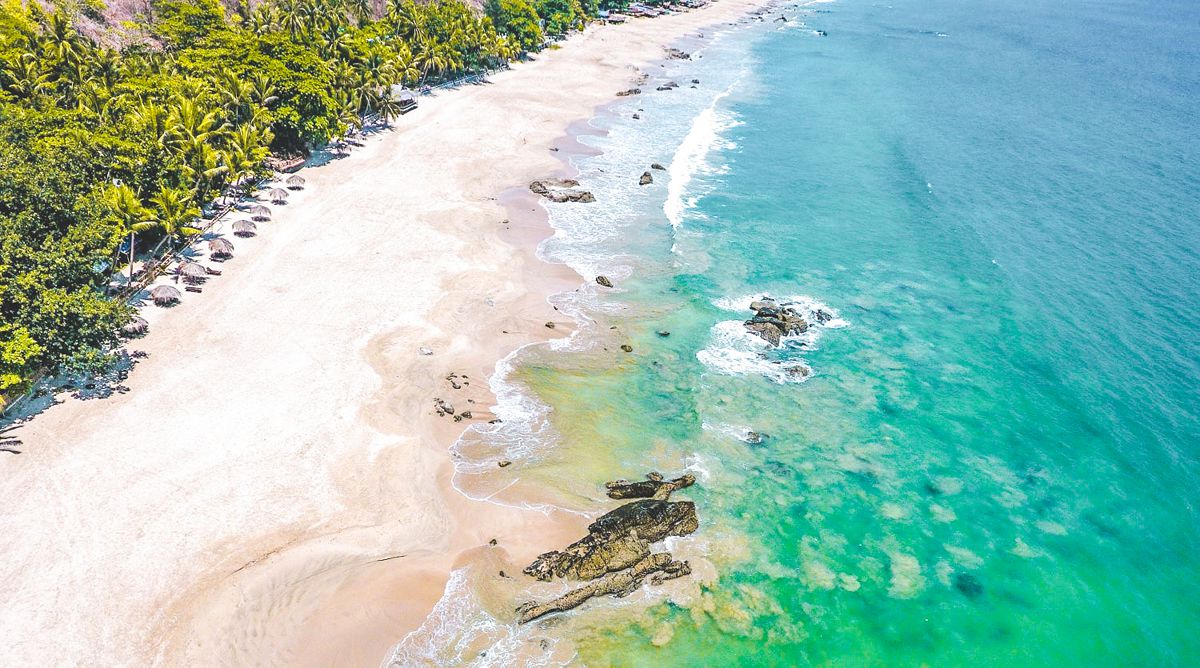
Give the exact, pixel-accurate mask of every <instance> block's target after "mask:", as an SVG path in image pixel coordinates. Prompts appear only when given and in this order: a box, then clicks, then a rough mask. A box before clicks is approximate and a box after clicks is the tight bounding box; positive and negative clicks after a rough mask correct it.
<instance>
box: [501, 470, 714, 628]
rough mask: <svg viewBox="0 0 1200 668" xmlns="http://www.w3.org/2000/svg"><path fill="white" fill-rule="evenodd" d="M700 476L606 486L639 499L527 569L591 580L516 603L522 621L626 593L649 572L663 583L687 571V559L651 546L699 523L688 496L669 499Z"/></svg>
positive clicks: (548, 576) (544, 576)
mask: <svg viewBox="0 0 1200 668" xmlns="http://www.w3.org/2000/svg"><path fill="white" fill-rule="evenodd" d="M695 482H696V479H695V477H694V476H691V475H684V476H681V477H679V478H675V479H674V480H664V479H663V476H662V475H660V474H658V473H651V474H649V475H648V476H647V479H646V480H644V481H638V482H629V481H626V480H617V481H614V482H610V483H608V484H607V485H606V487H607V488H608V496H609V497H610V498H614V499H640V500H638V501H633V502H631V503H626V504H624V505H622V506H618V507H617V508H616V509H614V510H611V511H609V512H607V513H605V514H604V515H601V516H600V517H599V518H597V519H596V521H595V522H592V523H591V524H590V525H588V534H587V535H586V536H584V537H583V538H582V539H580V540H578V541H576V542H574V543H572V544H570V545H568V546H567V547H566V548H564V549H562V550H554V551H551V552H546V553H545V554H542V555H540V556H538V558H537V559H534V561H533V563H531V564H530V565H529V566H527V567H526V568H525V570H524V572H525V574H526V575H529V576H532V577H535V578H537V579H539V580H544V581H550V580H552V579H554V578H556V577H557V578H569V579H573V580H592V582H591V583H589V584H587V585H585V586H583V587H580V588H577V589H573V590H571V591H569V592H567V593H566V594H564V595H563V596H560V597H558V598H556V599H554V600H552V601H549V602H546V603H543V604H539V603H536V602H532V601H531V602H529V603H526V604H524V605H522V606H520V607H519V608H517V614H518V616H519V619H520V621H521V622H522V623H524V622H528V621H531V620H533V619H537V618H538V617H541V616H542V615H546V614H549V613H551V612H559V611H563V610H570V609H571V608H574V607H576V606H578V605H580V604H581V603H583V602H584V601H587V600H588V599H590V598H593V597H596V596H602V595H609V594H611V595H614V596H624V595H626V594H628V593H630V592H632V591H634V590H635V589H637V588H638V587H639V586H640V585H641V584H642V582H643V581H644V580H645V579H646V577H648V576H653V579H652V581H654V582H662V581H665V580H669V579H671V578H676V577H680V576H682V575H687V574H688V573H690V572H691V568H690V567H689V566H688V564H687V562H681V561H676V560H675V559H674V558H672V557H671V555H670V554H668V553H665V552H660V553H652V552H651V549H650V546H651V545H652V544H654V543H657V542H659V541H661V540H663V539H665V538H667V537H668V536H686V535H688V534H690V533H692V532H694V531H696V529H698V528H699V527H700V520H699V518H698V517H697V516H696V506H695V504H693V503H692V502H690V501H670V500H669V499H670V496H671V494H672V493H673V492H675V491H677V490H680V489H684V488H686V487H690V486H692V485H693V484H695Z"/></svg>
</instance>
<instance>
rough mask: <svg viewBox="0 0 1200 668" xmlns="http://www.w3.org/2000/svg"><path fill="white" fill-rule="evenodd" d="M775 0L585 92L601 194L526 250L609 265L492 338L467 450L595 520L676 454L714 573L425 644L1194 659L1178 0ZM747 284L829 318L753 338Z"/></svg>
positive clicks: (1196, 45) (1183, 69) (1185, 104)
mask: <svg viewBox="0 0 1200 668" xmlns="http://www.w3.org/2000/svg"><path fill="white" fill-rule="evenodd" d="M780 15H783V16H786V17H787V18H788V19H789V20H788V21H786V22H782V21H775V20H774V19H775V18H776V17H778V16H780ZM764 18H765V19H766V20H764V21H761V22H758V21H753V22H750V23H748V24H745V25H742V26H738V27H736V28H726V29H723V30H721V31H720V34H719V35H716V36H715V39H714V35H713V34H710V35H706V36H705V41H704V42H702V43H701V42H696V43H693V44H691V45H684V46H685V47H686V48H694V49H696V52H695V56H696V57H695V58H693V60H691V61H684V62H677V61H672V62H668V63H667V64H666V65H665V66H664V67H662V68H659V69H658V70H656V71H654V72H652V74H653V75H654V76H653V79H652V81H651V82H650V85H645V86H643V88H644V89H645V90H646V91H647V92H646V93H645V94H643V95H642V96H640V97H638V98H634V99H629V100H625V101H622V102H621V103H619V104H617V105H615V106H614V107H612V108H610V109H609V110H607V111H606V112H605V113H604V114H602V115H601V116H600V117H599V118H598V119H596V120H595V121H594V122H593V126H594V132H595V134H592V135H590V136H586V137H584V138H583V141H584V142H585V143H587V144H590V145H592V146H594V147H595V148H597V149H599V151H601V154H600V155H597V156H591V157H584V158H578V159H576V160H575V166H576V168H577V169H578V170H579V171H580V173H581V176H580V180H581V181H583V182H584V183H585V184H586V185H587V186H589V187H590V188H592V189H593V190H594V191H595V192H596V194H597V198H598V199H599V203H598V204H597V205H591V206H585V205H570V204H568V205H559V206H552V207H551V216H552V222H553V224H554V225H555V227H556V229H557V230H558V232H557V234H556V236H555V237H554V238H552V239H551V240H549V241H548V242H546V244H545V245H544V248H543V254H544V255H545V256H546V257H547V258H549V259H552V260H557V261H566V262H568V263H570V264H571V265H572V266H575V267H577V268H578V269H579V270H580V271H581V273H584V274H585V275H588V276H590V275H595V274H597V273H605V274H608V275H610V276H612V277H614V279H615V280H616V283H617V290H615V291H604V290H602V289H600V288H596V287H594V286H589V287H588V288H585V289H583V290H580V291H578V292H575V293H571V294H569V295H563V296H560V297H559V298H558V302H557V303H558V304H559V306H560V308H561V309H562V310H564V311H565V312H568V313H573V314H576V315H577V316H578V317H580V318H581V319H582V320H583V321H584V322H585V323H586V324H585V326H584V327H583V328H582V329H581V331H580V332H579V333H578V334H577V335H576V336H575V337H574V338H573V339H571V340H570V341H569V342H567V343H564V344H558V345H556V346H553V347H551V348H544V347H543V348H530V349H526V350H525V351H522V352H521V353H519V354H517V355H515V356H514V357H513V358H512V360H511V364H512V369H511V371H510V372H509V373H507V374H506V375H505V376H504V378H503V379H502V380H498V381H497V387H498V389H500V390H501V396H502V398H503V399H504V401H505V405H506V406H507V408H506V409H505V410H506V411H508V412H507V413H506V415H507V416H508V417H509V418H510V419H508V420H506V425H504V426H502V427H498V428H497V431H496V432H493V433H480V434H476V435H474V436H473V437H470V438H468V439H466V442H465V443H464V445H463V450H462V454H464V455H465V457H464V460H463V462H464V463H460V469H461V471H462V474H461V476H460V479H461V480H462V481H464V486H466V483H467V482H469V481H470V479H471V478H472V476H474V477H476V478H478V480H477V481H476V482H477V483H478V484H479V486H480V487H487V486H489V485H491V486H493V487H496V488H499V487H501V486H503V485H505V484H508V482H507V481H508V480H510V479H511V478H512V477H513V476H517V477H521V478H522V479H523V480H525V481H529V480H540V481H542V484H545V485H549V486H554V487H557V488H558V489H560V490H562V494H563V495H564V497H565V498H566V499H567V500H566V501H565V502H564V505H568V506H572V507H574V508H576V509H578V510H580V511H582V512H587V513H593V514H594V513H599V512H603V511H604V510H606V509H608V508H610V507H611V502H606V501H604V500H603V495H602V488H601V487H600V483H602V482H603V481H604V480H607V479H612V478H615V477H635V476H638V475H640V474H641V473H644V472H645V471H647V470H650V469H659V470H662V471H664V472H665V473H668V474H676V473H678V472H681V471H683V470H684V469H687V470H691V471H693V472H695V473H697V474H698V476H699V478H700V484H699V485H698V486H697V487H696V488H694V489H692V490H688V492H687V493H686V495H687V496H688V497H689V498H691V499H693V500H695V501H696V502H697V505H698V508H699V510H700V515H701V521H702V528H701V530H700V531H699V532H698V533H697V534H696V535H695V536H692V537H689V538H687V539H683V540H680V541H677V542H674V543H672V545H671V547H672V548H673V549H674V550H675V551H676V553H677V554H679V555H681V556H683V557H686V558H689V559H691V560H692V561H693V564H694V565H697V566H698V567H697V580H698V581H700V582H702V583H703V584H701V585H690V586H691V590H690V592H689V593H688V594H687V595H671V596H670V597H669V598H668V597H667V595H666V594H656V593H653V592H650V593H647V592H641V593H639V594H637V595H635V596H633V597H630V599H625V600H621V601H602V602H597V603H594V604H591V605H590V606H589V607H585V608H582V609H580V610H579V611H577V612H575V613H572V615H571V616H570V618H569V619H566V620H560V621H558V622H551V623H548V624H545V625H543V626H541V627H539V628H534V629H527V630H523V631H522V632H521V633H524V634H526V635H525V636H523V637H518V638H516V639H514V638H513V637H512V636H511V635H506V634H505V633H504V632H501V631H500V630H499V629H500V628H501V627H503V623H502V622H500V621H496V617H497V616H498V615H492V616H489V615H487V614H485V613H483V612H480V611H478V610H477V611H475V612H474V613H472V614H474V617H472V616H471V615H470V614H467V613H463V612H461V611H460V612H459V613H457V614H458V615H459V616H458V617H457V618H456V619H457V620H458V622H461V623H462V624H463V628H474V629H475V631H476V632H478V633H481V634H482V637H484V638H485V640H484V641H482V645H480V644H478V643H477V644H474V645H472V644H470V643H465V642H464V641H463V640H462V638H463V635H462V634H463V632H462V631H455V632H454V633H452V634H451V635H449V636H444V637H442V638H441V640H440V641H439V642H441V643H442V646H441V649H440V650H438V652H437V654H436V655H437V656H439V657H440V658H441V659H442V660H450V659H451V658H453V659H454V660H458V661H463V662H471V661H474V662H482V663H487V662H491V661H497V662H500V663H503V662H504V659H503V658H500V657H504V656H508V655H506V654H504V652H503V651H501V650H502V649H503V648H502V646H507V647H509V649H511V648H512V647H515V646H517V645H520V644H521V643H526V644H528V641H530V640H531V639H534V638H540V637H547V638H552V639H555V638H558V637H560V636H569V637H570V638H571V639H572V640H573V641H574V642H573V643H572V645H571V646H572V648H573V649H571V652H572V657H573V660H574V661H576V662H580V663H585V664H588V665H627V666H632V665H652V664H654V663H658V662H668V661H669V662H671V663H672V664H673V665H689V666H691V665H695V666H699V665H839V666H863V665H873V666H876V665H877V666H884V665H886V666H910V665H931V666H958V665H966V664H973V665H992V666H1045V665H1070V666H1188V665H1200V633H1198V632H1197V629H1200V578H1198V577H1197V575H1198V574H1200V556H1198V555H1200V510H1198V509H1197V505H1196V504H1197V499H1200V462H1198V458H1200V297H1198V296H1197V294H1198V293H1200V256H1198V253H1200V129H1198V127H1200V124H1198V121H1200V113H1198V111H1197V110H1198V109H1200V6H1198V5H1196V4H1194V3H1190V2H1173V1H1168V2H1149V1H1146V0H1114V1H1109V2H1088V3H1085V2H1077V1H1072V2H1062V3H1059V2H1054V3H1052V2H1033V1H1030V0H1015V1H1013V2H1006V3H988V2H981V1H978V0H965V1H964V0H956V1H947V0H923V1H921V2H917V1H915V0H914V1H905V0H899V1H896V2H891V3H876V2H868V1H866V0H839V1H838V2H835V3H829V4H822V5H816V6H812V7H808V8H802V7H798V6H795V5H780V6H778V7H777V8H776V9H774V10H772V11H771V12H770V13H769V14H768V15H767V16H766V17H764ZM818 30H820V31H825V32H826V33H827V34H826V35H825V36H822V35H820V34H818V33H817V32H816V31H818ZM714 32H715V31H714ZM693 79H698V80H699V82H700V83H698V84H696V85H695V87H692V84H691V83H690V82H691V81H692V80H693ZM666 80H674V81H677V82H679V83H681V84H682V85H681V87H680V88H679V89H677V90H674V91H665V92H658V91H654V87H655V86H654V84H655V83H658V82H660V81H666ZM634 113H637V114H639V116H640V118H639V119H636V120H635V119H634V118H633V114H634ZM651 162H661V163H663V164H664V165H665V166H667V168H668V169H667V170H665V171H655V172H654V174H655V176H656V181H655V183H654V184H653V185H650V186H646V187H639V186H638V185H637V177H638V175H639V174H641V172H642V171H643V170H644V169H646V168H647V167H648V166H649V164H650V163H651ZM764 294H770V295H774V296H777V297H786V298H794V299H797V300H800V301H801V303H802V304H803V305H805V306H808V307H814V305H817V304H819V305H823V306H824V308H826V309H828V310H830V311H831V312H834V313H836V315H837V316H838V320H835V321H834V322H833V323H830V326H827V327H821V328H815V329H814V331H813V332H811V333H810V335H807V336H805V337H803V338H797V339H795V340H791V341H788V342H787V343H786V345H785V346H784V347H783V348H782V349H781V350H778V351H770V350H767V349H765V348H764V347H763V346H762V345H760V344H758V343H757V342H756V341H755V340H754V339H752V338H750V337H748V336H746V335H745V334H743V333H742V332H741V331H740V321H741V320H742V319H744V318H745V317H746V316H747V314H748V312H746V311H744V310H742V309H744V308H745V305H746V304H747V303H748V302H749V300H750V298H752V297H756V296H760V295H764ZM613 328H615V329H613ZM660 330H664V331H669V332H670V336H669V337H661V336H659V335H658V334H657V333H656V332H658V331H660ZM625 342H628V343H630V344H631V345H632V346H633V348H634V352H633V353H632V354H625V353H621V352H619V351H618V349H617V346H618V345H619V344H620V343H625ZM792 366H804V367H807V368H809V369H810V370H811V374H810V376H809V377H807V378H806V379H804V380H803V381H802V382H797V381H798V380H799V379H798V377H797V376H796V375H793V374H789V373H787V371H786V369H787V368H788V367H792ZM509 423H511V424H509ZM748 430H754V431H756V432H760V433H764V434H767V435H768V436H767V438H766V439H765V441H764V442H762V443H761V444H752V443H748V442H747V441H746V439H745V438H744V437H745V435H746V432H747V431H748ZM473 439H474V440H473ZM501 451H502V452H504V453H506V455H507V456H510V457H513V458H516V459H518V463H517V464H516V465H514V466H513V467H512V470H511V471H507V470H506V471H504V472H502V473H487V474H483V473H479V474H476V473H475V472H478V471H489V472H490V471H494V469H495V467H494V465H493V464H491V461H492V460H491V459H489V457H494V456H495V455H496V453H497V452H501ZM472 457H474V458H475V460H477V463H478V466H477V467H475V468H472V467H471V464H470V462H471V461H472ZM489 476H491V477H489ZM498 476H507V478H504V477H498ZM580 490H583V491H580ZM548 547H550V546H548ZM460 584H461V583H460ZM452 589H453V587H452ZM459 594H460V595H463V594H462V592H459ZM448 596H449V594H448ZM444 603H446V602H445V601H444ZM448 609H449V608H447V609H443V610H442V611H441V613H442V614H448V612H447V611H448ZM485 618H486V620H485V621H481V620H484V619H485ZM471 620H474V621H471ZM485 622H486V623H485ZM472 625H473V626H472ZM455 634H457V635H455ZM476 640H477V641H478V638H476ZM455 643H457V644H455ZM506 643H507V644H506ZM481 646H482V647H490V648H491V649H492V654H490V655H488V654H487V653H486V652H485V653H484V654H483V655H480V654H478V650H479V648H480V647H481ZM489 656H490V657H491V658H488V657H489ZM559 658H561V657H559ZM547 661H550V659H547ZM522 662H528V663H535V662H536V661H534V660H533V659H530V658H529V657H528V656H525V658H523V659H522Z"/></svg>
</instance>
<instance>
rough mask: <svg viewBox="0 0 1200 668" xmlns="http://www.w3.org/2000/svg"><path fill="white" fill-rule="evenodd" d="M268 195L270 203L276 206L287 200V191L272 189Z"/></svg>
mask: <svg viewBox="0 0 1200 668" xmlns="http://www.w3.org/2000/svg"><path fill="white" fill-rule="evenodd" d="M269 194H270V196H271V201H272V202H275V203H276V204H282V203H283V202H286V201H287V198H288V191H286V190H284V189H283V188H274V189H272V190H271V192H270V193H269Z"/></svg>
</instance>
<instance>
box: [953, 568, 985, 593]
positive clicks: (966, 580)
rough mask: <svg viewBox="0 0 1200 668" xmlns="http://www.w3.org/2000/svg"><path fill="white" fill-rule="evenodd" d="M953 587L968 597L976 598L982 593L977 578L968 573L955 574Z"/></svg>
mask: <svg viewBox="0 0 1200 668" xmlns="http://www.w3.org/2000/svg"><path fill="white" fill-rule="evenodd" d="M954 588H955V589H957V590H958V591H959V592H961V593H962V595H963V596H966V597H967V598H970V599H976V598H979V597H980V596H982V595H983V584H982V583H980V582H979V578H977V577H975V576H974V575H971V574H970V573H959V574H957V575H955V576H954Z"/></svg>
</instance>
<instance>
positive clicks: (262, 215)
mask: <svg viewBox="0 0 1200 668" xmlns="http://www.w3.org/2000/svg"><path fill="white" fill-rule="evenodd" d="M250 216H251V217H252V218H254V220H271V210H270V209H268V208H267V207H266V206H264V205H262V204H255V205H254V206H252V207H250Z"/></svg>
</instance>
